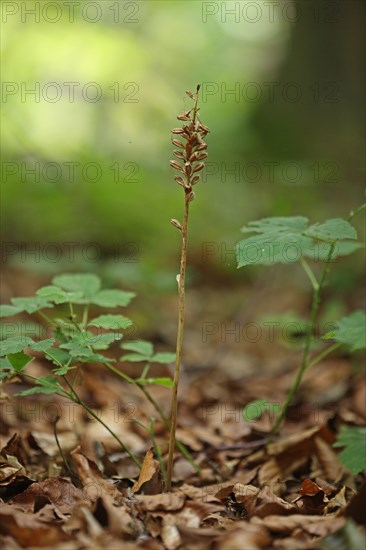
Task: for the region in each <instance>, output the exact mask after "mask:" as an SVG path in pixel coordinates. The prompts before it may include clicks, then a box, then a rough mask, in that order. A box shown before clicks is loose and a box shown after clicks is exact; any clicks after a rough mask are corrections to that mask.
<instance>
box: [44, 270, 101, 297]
mask: <svg viewBox="0 0 366 550" xmlns="http://www.w3.org/2000/svg"><path fill="white" fill-rule="evenodd" d="M52 283H53V284H54V285H55V286H57V287H60V288H62V289H63V290H67V291H68V292H80V293H81V295H82V297H81V298H77V299H74V303H76V304H80V303H87V302H90V301H91V299H92V298H93V297H94V296H95V295H96V294H97V293H98V292H99V290H100V286H101V281H100V279H99V277H97V275H94V274H92V273H65V274H63V275H57V276H56V277H54V278H53V279H52Z"/></svg>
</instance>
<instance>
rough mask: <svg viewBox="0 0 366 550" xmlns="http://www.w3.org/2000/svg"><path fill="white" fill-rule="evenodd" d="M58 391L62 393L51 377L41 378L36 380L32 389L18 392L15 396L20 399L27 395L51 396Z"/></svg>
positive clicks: (55, 380) (56, 382)
mask: <svg viewBox="0 0 366 550" xmlns="http://www.w3.org/2000/svg"><path fill="white" fill-rule="evenodd" d="M59 391H63V388H62V386H61V385H60V384H59V383H58V381H57V379H56V378H54V377H53V376H44V377H42V378H38V379H37V385H36V386H33V388H29V389H28V390H24V391H21V392H18V393H17V394H16V395H18V396H21V397H26V396H28V395H34V394H37V393H45V394H47V395H51V394H53V393H57V392H59Z"/></svg>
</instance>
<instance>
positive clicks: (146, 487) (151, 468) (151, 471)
mask: <svg viewBox="0 0 366 550" xmlns="http://www.w3.org/2000/svg"><path fill="white" fill-rule="evenodd" d="M161 489H162V483H161V479H160V471H159V462H158V461H157V460H155V459H154V453H153V451H152V449H149V450H148V451H147V453H146V455H145V458H144V461H143V463H142V467H141V471H140V475H139V478H138V480H137V481H136V482H135V483H134V485H133V487H132V492H133V493H137V492H138V491H141V490H143V492H144V493H145V494H149V495H155V494H158V493H160V492H161Z"/></svg>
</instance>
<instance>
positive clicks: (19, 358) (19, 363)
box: [7, 351, 33, 372]
mask: <svg viewBox="0 0 366 550" xmlns="http://www.w3.org/2000/svg"><path fill="white" fill-rule="evenodd" d="M7 359H8V361H9V363H10V364H11V366H12V367H13V369H14V370H16V371H17V372H21V371H22V370H23V369H24V367H26V365H28V363H30V361H32V360H33V357H31V356H30V355H27V354H26V353H24V351H18V352H17V353H10V354H9V355H7Z"/></svg>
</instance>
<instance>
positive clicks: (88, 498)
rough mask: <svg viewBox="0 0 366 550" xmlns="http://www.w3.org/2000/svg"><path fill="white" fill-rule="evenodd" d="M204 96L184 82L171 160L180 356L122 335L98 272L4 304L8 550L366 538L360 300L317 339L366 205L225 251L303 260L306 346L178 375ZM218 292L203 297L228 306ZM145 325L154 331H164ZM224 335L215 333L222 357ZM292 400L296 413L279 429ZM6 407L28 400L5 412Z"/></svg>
mask: <svg viewBox="0 0 366 550" xmlns="http://www.w3.org/2000/svg"><path fill="white" fill-rule="evenodd" d="M199 90H200V88H199V86H198V87H197V89H196V91H195V92H194V93H193V92H191V91H188V92H186V94H187V96H188V97H189V99H190V100H192V101H193V107H192V109H190V110H187V111H185V112H184V113H183V114H181V115H179V116H178V120H180V121H182V122H183V125H182V127H181V128H175V129H174V130H173V136H174V137H173V140H172V142H173V145H174V146H175V147H176V149H175V150H174V152H173V154H174V156H175V159H177V160H173V161H171V163H170V164H171V166H172V168H173V169H174V170H176V171H178V172H179V174H178V175H177V176H176V177H175V181H176V183H178V185H179V186H181V187H182V188H183V191H184V216H183V221H182V222H180V221H178V220H177V219H172V220H171V223H172V225H173V226H174V227H175V228H176V229H177V230H178V231H179V234H180V236H181V258H180V271H179V274H178V276H177V285H178V329H177V331H176V342H175V344H176V349H175V353H173V352H172V351H169V350H171V349H172V348H171V347H170V346H169V348H168V347H167V346H166V345H164V351H157V350H158V349H159V348H157V345H159V344H161V342H164V339H163V338H162V337H161V339H160V341H159V338H155V339H152V340H153V341H150V340H147V339H134V338H129V337H128V330H129V329H131V327H132V326H133V324H134V322H133V320H131V319H130V315H129V314H128V315H127V316H126V315H124V313H125V308H129V307H130V303H131V302H132V300H133V299H134V298H135V293H134V292H132V291H125V290H121V289H120V288H116V289H110V288H103V287H102V281H101V279H100V278H99V277H98V276H96V275H95V274H91V273H67V274H62V275H57V276H56V277H54V278H53V279H52V281H51V283H50V284H48V285H46V286H41V287H40V288H39V289H38V290H37V291H36V293H35V294H34V295H33V296H28V297H15V298H12V299H11V303H10V304H8V305H2V306H1V307H0V315H1V317H3V318H4V319H6V321H5V323H4V325H3V330H4V331H5V336H6V337H5V338H4V339H3V340H2V341H1V344H0V350H1V355H0V358H1V379H2V380H3V381H5V382H6V385H4V390H6V391H3V394H2V399H3V404H4V407H3V410H4V411H5V414H4V436H5V442H4V445H3V447H2V450H1V452H0V497H1V499H2V502H1V503H0V519H1V520H2V524H3V525H4V527H2V528H1V529H2V530H1V531H0V536H1V539H0V541H1V544H2V545H3V546H4V547H9V548H12V549H14V550H18V549H19V548H24V547H29V548H38V547H47V546H48V547H50V546H53V547H55V548H58V549H59V550H74V549H79V548H80V549H82V548H85V547H86V546H90V547H93V548H97V549H98V548H101V549H102V548H103V549H104V548H105V549H107V548H108V549H109V548H110V549H111V548H123V549H124V548H127V549H128V548H136V547H141V548H147V549H151V550H155V549H160V548H166V549H168V550H175V549H179V548H196V549H197V550H200V549H202V550H203V549H206V548H210V549H213V550H227V549H229V548H230V549H240V550H242V549H247V548H248V549H249V548H253V549H254V550H256V549H262V548H263V549H270V548H284V549H286V548H287V549H290V550H296V548H299V549H300V548H301V549H303V548H309V549H317V548H319V549H320V548H332V549H333V548H340V549H343V548H345V549H348V548H351V549H357V550H360V549H361V547H362V544H363V541H364V531H363V530H362V527H361V528H360V527H359V524H365V518H364V517H363V515H362V506H361V505H360V502H361V501H362V499H364V497H365V493H366V484H365V475H364V470H365V469H366V464H365V437H366V429H365V411H364V409H363V403H362V400H363V399H364V394H363V391H364V388H365V386H364V382H362V377H361V376H360V374H361V375H362V373H360V370H359V369H357V368H355V369H352V366H351V365H350V360H349V358H350V353H351V352H352V353H353V352H355V353H356V354H357V353H359V352H360V351H361V350H363V349H364V348H365V332H366V322H365V314H364V312H363V311H361V310H359V309H358V310H356V311H354V312H352V313H350V314H348V315H345V316H343V317H342V318H340V319H338V320H337V319H335V320H334V324H333V328H332V330H328V331H325V332H324V333H322V334H321V343H320V345H319V342H318V341H317V340H316V338H315V327H316V323H317V322H318V320H319V312H320V309H321V307H322V303H323V302H322V300H323V295H324V292H325V288H326V284H327V281H328V275H329V271H330V268H331V267H332V266H333V265H334V264H336V263H337V262H338V261H339V260H340V259H341V258H342V257H343V256H347V255H348V254H351V253H355V254H357V253H358V251H359V250H360V249H362V243H360V242H358V239H357V233H356V229H355V227H354V226H353V224H352V223H351V222H352V221H353V218H354V217H355V216H356V214H359V213H361V212H362V211H363V210H364V206H365V205H363V206H361V207H360V208H358V209H357V210H355V211H354V212H352V213H351V214H350V215H349V217H348V219H340V218H336V219H330V220H326V221H324V222H322V223H312V224H310V223H309V221H308V220H307V218H305V217H303V216H291V217H274V218H265V219H261V220H258V221H253V222H249V223H248V224H247V225H246V226H245V227H243V229H242V231H243V233H244V234H247V233H250V234H251V235H250V236H247V237H246V238H244V239H243V240H241V241H240V242H239V243H238V244H237V246H236V254H237V263H238V267H240V268H241V267H246V266H249V265H265V266H273V265H274V264H284V265H287V266H288V269H292V267H291V265H289V264H293V263H295V261H296V262H297V261H298V262H299V263H300V265H301V266H302V268H303V271H304V274H305V275H306V276H307V278H308V280H309V282H310V285H311V289H312V296H311V300H310V302H311V305H310V317H309V320H307V322H306V324H305V329H304V331H303V333H302V334H300V335H299V339H300V340H301V341H302V343H303V350H302V356H301V357H300V356H298V355H296V357H294V359H293V360H292V359H289V361H292V364H291V369H290V372H282V371H279V372H273V373H262V372H260V369H256V371H255V372H251V373H249V374H248V375H247V376H245V375H243V373H242V372H241V373H240V376H237V377H236V378H235V377H232V373H231V362H230V361H229V360H227V361H226V363H225V369H223V368H221V369H220V368H218V367H216V368H215V367H214V368H211V369H209V371H208V372H206V371H205V372H203V373H200V374H199V375H198V377H196V378H194V377H192V375H190V374H186V375H185V376H183V374H184V372H182V370H183V369H182V368H181V366H182V357H183V358H184V357H185V356H187V357H188V358H189V347H191V345H187V346H185V347H183V333H184V331H185V333H186V334H187V330H186V329H187V328H188V329H189V330H188V335H189V336H190V337H192V335H194V334H196V333H197V326H195V325H194V323H193V322H192V321H189V322H188V323H187V319H186V318H185V304H186V298H187V297H186V286H185V275H186V265H187V253H188V246H187V244H188V226H189V209H190V205H191V203H192V201H193V200H194V199H195V191H194V189H193V188H194V186H195V185H196V184H198V183H199V181H200V172H201V170H202V169H203V167H204V160H205V158H206V157H207V152H206V148H207V144H206V142H205V141H204V139H205V137H206V135H207V134H208V132H209V129H208V128H207V126H205V125H204V124H203V123H202V122H201V119H200V112H199V107H198V99H199ZM253 234H254V235H253ZM336 267H337V265H334V268H335V269H336ZM286 290H287V289H285V292H286ZM187 294H188V293H187ZM226 298H227V295H226V294H224V293H223V295H222V296H215V300H217V302H218V303H219V306H220V308H222V310H223V311H224V310H225V307H226V306H227V304H226V301H227V300H226ZM200 299H202V300H204V298H203V297H202V298H200ZM260 299H261V298H260V297H258V299H257V298H256V300H257V301H258V302H259V301H260ZM265 300H266V298H264V302H265ZM305 305H306V308H307V309H309V308H308V307H307V306H308V304H305ZM111 310H113V313H111ZM122 312H123V313H122ZM27 315H29V316H33V317H35V318H36V319H37V321H39V320H42V322H43V330H42V336H41V337H36V336H33V335H32V336H30V335H28V334H26V333H25V330H24V325H23V324H22V322H20V321H19V320H18V319H19V318H21V319H23V318H24V317H26V316H27ZM187 325H188V327H187ZM192 325H193V326H192ZM157 330H158V334H159V335H160V336H161V335H162V334H163V329H162V327H158V329H157ZM159 331H160V332H159ZM187 340H188V342H187V344H188V343H190V342H189V339H187ZM220 347H223V342H219V347H218V348H215V349H214V354H215V355H217V357H219V353H220ZM167 350H168V351H167ZM336 352H337V353H336ZM340 352H342V353H343V355H340V356H339V357H338V358H337V354H339V353H340ZM241 353H243V352H241ZM332 353H334V357H335V358H336V360H335V364H334V365H333V368H334V372H333V373H332V372H330V369H331V365H328V364H327V361H328V360H329V357H331V356H332V355H331V354H332ZM270 354H271V351H270V350H268V349H267V350H266V358H268V356H269V355H270ZM243 355H244V354H243ZM187 362H189V361H187ZM172 364H175V369H174V375H173V376H171V375H170V371H169V368H170V366H171V365H172ZM240 364H241V363H240ZM315 370H316V374H317V376H314V377H310V378H309V376H308V375H309V372H315ZM14 388H15V390H14ZM266 389H267V390H268V389H270V390H271V392H272V393H271V395H268V393H267V394H266ZM302 390H303V391H302ZM6 392H9V394H6ZM178 396H179V398H180V399H179V401H180V403H179V410H178ZM253 397H254V399H253ZM130 398H133V399H134V400H135V401H134V403H137V404H138V406H137V407H135V408H132V415H125V417H122V418H121V416H118V415H117V417H116V415H115V410H114V409H113V413H114V414H113V415H111V414H110V409H109V407H110V404H111V403H110V401H112V400H113V399H114V400H117V401H118V402H125V401H126V400H127V399H130ZM93 399H94V400H95V402H96V406H93V405H92V402H93ZM280 400H281V402H283V405H279V404H278V403H279V402H280ZM294 401H296V404H297V406H298V407H302V408H301V410H302V411H303V412H302V413H301V414H300V415H299V418H298V419H297V421H296V423H295V425H293V424H292V425H291V422H290V418H289V409H290V407H291V405H292V404H293V402H294ZM11 402H14V403H17V404H18V405H22V404H25V405H26V406H25V407H24V408H23V407H22V406H20V407H18V408H14V409H13V408H12V407H10V409H9V408H8V405H9V403H11ZM65 402H68V403H71V404H72V405H75V406H76V412H75V414H76V415H77V416H76V420H74V421H73V422H71V421H70V417H67V418H66V419H65V418H64V417H62V415H60V414H58V412H57V413H56V414H55V415H53V416H52V415H51V416H52V418H50V416H49V415H48V414H46V415H42V414H40V415H38V416H37V414H36V417H35V416H34V412H35V411H36V413H37V410H38V407H41V409H42V406H43V407H44V408H45V410H46V411H47V407H50V405H52V404H53V405H55V404H56V405H57V407H56V411H59V410H62V407H61V406H60V405H61V404H63V403H65ZM238 403H239V404H240V411H238V406H237V405H238ZM314 403H318V404H320V405H318V409H317V418H316V419H314V417H313V416H312V414H311V412H306V411H313V410H314V408H313V407H314ZM28 404H29V405H30V408H29V410H30V411H31V414H30V415H28V414H27V410H28V409H27V406H28ZM274 404H276V407H273V405H274ZM33 406H35V408H33ZM243 407H244V408H243ZM7 411H8V414H7V413H6V412H7ZM9 411H10V412H9ZM80 411H83V412H84V413H85V415H84V416H82V415H81V412H80ZM108 411H109V414H108ZM268 411H271V412H272V413H274V415H273V414H271V415H269V416H268V415H267V416H266V412H268ZM238 412H239V413H240V414H239V415H238V414H237V413H238ZM127 417H128V422H126V418H127ZM35 418H36V420H35ZM98 426H99V427H100V428H101V431H98ZM47 429H48V432H47ZM9 436H10V437H9ZM106 436H107V437H106Z"/></svg>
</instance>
